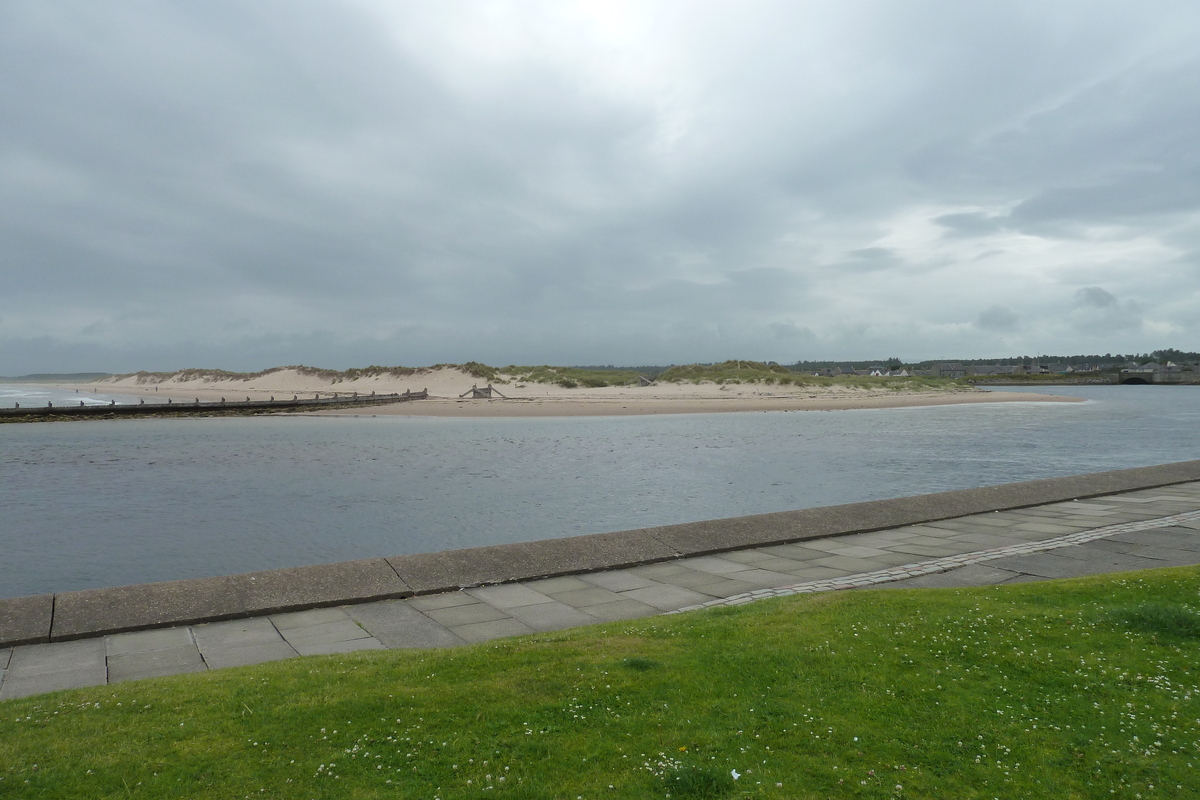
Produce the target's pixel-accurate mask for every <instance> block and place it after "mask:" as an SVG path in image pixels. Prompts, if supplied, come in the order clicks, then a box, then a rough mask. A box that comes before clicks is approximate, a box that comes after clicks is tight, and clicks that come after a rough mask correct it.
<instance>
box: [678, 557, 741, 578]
mask: <svg viewBox="0 0 1200 800" xmlns="http://www.w3.org/2000/svg"><path fill="white" fill-rule="evenodd" d="M679 563H680V565H681V566H684V567H687V568H688V569H693V570H696V571H698V572H707V573H709V574H711V575H723V574H725V573H729V572H739V571H741V570H744V569H745V568H746V565H745V564H743V563H741V562H739V561H731V560H729V559H727V558H723V557H721V556H698V557H696V558H683V559H680V560H679Z"/></svg>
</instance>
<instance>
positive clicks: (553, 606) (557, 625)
mask: <svg viewBox="0 0 1200 800" xmlns="http://www.w3.org/2000/svg"><path fill="white" fill-rule="evenodd" d="M508 613H510V614H512V616H513V617H514V618H515V619H518V620H520V621H521V622H524V623H525V624H526V625H528V626H529V627H531V628H533V629H534V630H535V631H542V632H545V631H559V630H562V629H563V628H576V627H579V626H581V625H595V624H596V622H597V620H596V618H595V617H594V616H590V615H588V614H586V613H584V612H583V611H580V610H579V609H577V608H573V607H571V606H569V605H567V604H566V603H559V602H550V603H539V604H537V605H530V606H520V607H518V608H512V609H509V612H508Z"/></svg>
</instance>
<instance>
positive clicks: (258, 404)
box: [0, 389, 429, 422]
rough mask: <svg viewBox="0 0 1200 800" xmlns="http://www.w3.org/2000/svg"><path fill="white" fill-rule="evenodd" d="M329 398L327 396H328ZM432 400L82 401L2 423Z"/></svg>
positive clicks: (10, 414)
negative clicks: (105, 402) (90, 402)
mask: <svg viewBox="0 0 1200 800" xmlns="http://www.w3.org/2000/svg"><path fill="white" fill-rule="evenodd" d="M325 394H328V393H325ZM427 397H429V390H428V389H422V390H421V391H419V392H408V391H406V392H404V393H403V394H400V393H397V392H393V393H391V394H375V393H374V392H372V393H371V394H359V393H357V392H334V393H332V396H328V397H322V396H321V393H318V394H316V395H315V396H313V397H310V398H309V397H306V398H302V397H300V396H299V395H292V397H291V399H283V400H277V399H275V398H274V397H272V398H271V399H269V400H251V399H250V398H249V397H247V398H246V399H245V400H230V399H226V398H221V399H220V400H203V401H202V400H200V399H199V398H196V399H194V400H191V401H188V400H177V399H176V398H169V399H167V401H166V402H157V403H147V402H146V401H145V400H142V401H141V402H138V403H116V402H115V401H114V402H110V403H107V404H97V403H92V404H88V403H87V402H85V401H82V400H81V401H80V403H79V405H77V406H75V405H68V404H66V403H59V404H58V405H54V404H53V403H48V404H46V405H44V406H36V407H28V408H22V407H17V408H0V422H33V421H37V420H45V419H80V418H83V419H86V418H101V419H109V418H112V417H138V416H163V415H171V416H176V415H178V416H188V415H196V414H202V415H238V414H258V413H264V412H270V411H311V410H314V409H319V408H347V407H355V406H381V405H388V404H391V403H403V402H407V401H409V400H424V399H426V398H427Z"/></svg>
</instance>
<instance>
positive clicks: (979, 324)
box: [975, 305, 1021, 332]
mask: <svg viewBox="0 0 1200 800" xmlns="http://www.w3.org/2000/svg"><path fill="white" fill-rule="evenodd" d="M1020 320H1021V316H1020V315H1019V314H1017V312H1015V311H1013V310H1012V309H1011V308H1009V307H1007V306H1001V305H993V306H988V307H987V308H985V309H984V310H983V311H981V312H979V316H978V317H977V318H976V319H975V327H976V328H979V329H981V330H985V331H998V332H1006V331H1012V330H1016V328H1017V323H1018V322H1020Z"/></svg>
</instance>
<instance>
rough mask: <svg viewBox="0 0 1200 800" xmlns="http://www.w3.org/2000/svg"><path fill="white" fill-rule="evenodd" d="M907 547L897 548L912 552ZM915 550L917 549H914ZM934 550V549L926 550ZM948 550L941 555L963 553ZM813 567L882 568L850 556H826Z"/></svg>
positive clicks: (854, 570) (870, 570)
mask: <svg viewBox="0 0 1200 800" xmlns="http://www.w3.org/2000/svg"><path fill="white" fill-rule="evenodd" d="M905 547H906V546H905V545H900V546H898V547H897V549H898V550H900V551H901V552H912V550H910V549H905ZM914 549H915V548H914ZM926 549H933V548H926ZM946 549H947V552H945V553H942V554H941V555H954V554H957V553H960V552H962V550H961V549H948V548H946ZM812 563H813V566H817V567H833V568H834V569H840V570H845V571H846V572H874V571H875V570H877V569H880V568H881V567H882V566H885V565H881V564H879V563H877V562H875V561H872V560H871V559H868V558H852V557H850V556H825V557H824V558H818V559H815V560H814V561H813V562H812Z"/></svg>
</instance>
